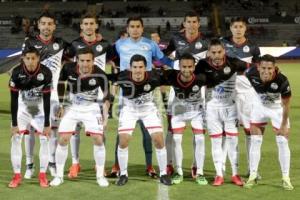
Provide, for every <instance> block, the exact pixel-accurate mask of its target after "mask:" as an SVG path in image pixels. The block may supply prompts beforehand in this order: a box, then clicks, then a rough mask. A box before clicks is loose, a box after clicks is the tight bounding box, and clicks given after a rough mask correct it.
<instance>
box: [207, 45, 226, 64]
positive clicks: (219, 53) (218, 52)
mask: <svg viewBox="0 0 300 200" xmlns="http://www.w3.org/2000/svg"><path fill="white" fill-rule="evenodd" d="M208 56H209V58H210V59H211V61H212V63H213V64H214V65H216V66H220V65H222V64H223V63H224V58H225V49H224V47H223V46H222V45H213V46H211V47H210V49H209V50H208Z"/></svg>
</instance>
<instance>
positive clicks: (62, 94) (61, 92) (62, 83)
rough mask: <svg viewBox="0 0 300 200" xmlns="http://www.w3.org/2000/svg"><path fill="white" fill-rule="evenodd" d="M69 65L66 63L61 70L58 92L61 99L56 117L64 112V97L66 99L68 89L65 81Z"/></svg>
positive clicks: (59, 116)
mask: <svg viewBox="0 0 300 200" xmlns="http://www.w3.org/2000/svg"><path fill="white" fill-rule="evenodd" d="M67 66H68V64H66V65H64V66H63V68H62V70H61V71H60V75H59V79H58V84H57V94H58V99H59V109H58V111H57V113H56V114H55V115H56V117H58V118H61V117H62V116H63V113H64V108H63V106H64V99H65V91H66V85H65V82H66V80H67Z"/></svg>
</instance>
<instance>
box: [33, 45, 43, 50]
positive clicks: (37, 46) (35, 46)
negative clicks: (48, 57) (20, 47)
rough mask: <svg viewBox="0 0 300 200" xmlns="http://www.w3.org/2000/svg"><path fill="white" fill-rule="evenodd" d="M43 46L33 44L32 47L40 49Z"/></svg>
mask: <svg viewBox="0 0 300 200" xmlns="http://www.w3.org/2000/svg"><path fill="white" fill-rule="evenodd" d="M42 47H43V46H39V45H34V48H36V49H41V48H42Z"/></svg>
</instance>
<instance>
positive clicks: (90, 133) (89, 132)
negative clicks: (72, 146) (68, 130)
mask: <svg viewBox="0 0 300 200" xmlns="http://www.w3.org/2000/svg"><path fill="white" fill-rule="evenodd" d="M85 134H89V135H103V132H99V133H95V132H91V131H86V132H85Z"/></svg>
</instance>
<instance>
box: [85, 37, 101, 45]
mask: <svg viewBox="0 0 300 200" xmlns="http://www.w3.org/2000/svg"><path fill="white" fill-rule="evenodd" d="M81 39H82V41H83V42H84V43H85V44H86V45H87V46H89V47H90V46H93V45H94V44H96V43H97V42H98V41H100V40H98V39H97V36H96V39H95V40H94V41H91V42H89V41H87V40H86V39H84V37H83V36H81Z"/></svg>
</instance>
